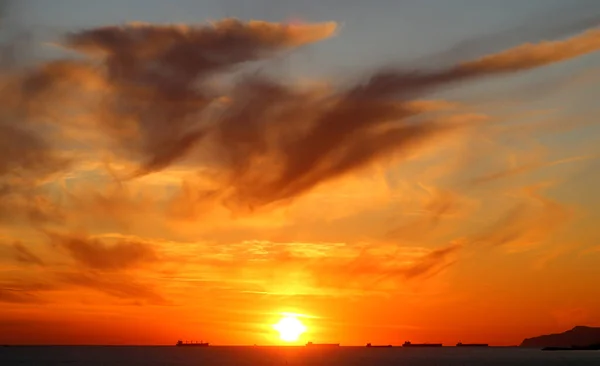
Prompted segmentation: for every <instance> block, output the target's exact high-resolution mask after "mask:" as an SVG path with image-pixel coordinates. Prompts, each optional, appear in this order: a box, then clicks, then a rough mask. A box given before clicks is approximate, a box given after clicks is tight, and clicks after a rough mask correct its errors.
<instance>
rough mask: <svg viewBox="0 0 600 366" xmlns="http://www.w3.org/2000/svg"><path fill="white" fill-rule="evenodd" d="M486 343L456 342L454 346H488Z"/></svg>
mask: <svg viewBox="0 0 600 366" xmlns="http://www.w3.org/2000/svg"><path fill="white" fill-rule="evenodd" d="M488 346H489V345H488V344H487V343H462V342H458V343H457V344H456V347H488Z"/></svg>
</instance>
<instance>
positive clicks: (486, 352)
mask: <svg viewBox="0 0 600 366" xmlns="http://www.w3.org/2000/svg"><path fill="white" fill-rule="evenodd" d="M0 365H1V366H13V365H23V366H30V365H40V366H54V365H56V366H59V365H60V366H65V365H70V366H100V365H102V366H108V365H110V366H112V365H115V366H159V365H161V366H212V365H214V366H229V365H231V366H233V365H235V366H243V365H248V366H262V365H265V366H266V365H269V366H273V365H289V366H291V365H323V366H325V365H326V366H379V365H381V366H388V365H390V366H391V365H399V366H412V365H414V366H429V365H432V366H433V365H436V366H446V365H447V366H480V365H481V366H496V365H506V366H513V365H514V366H517V365H518V366H521V365H522V366H554V365H556V366H559V365H560V366H566V365H590V366H592V365H593V366H600V351H541V350H539V349H523V348H516V347H515V348H512V347H498V348H495V347H490V348H482V349H460V348H454V347H443V348H435V349H407V348H402V347H394V348H367V347H336V348H332V349H309V348H306V347H261V346H249V347H226V346H210V347H203V348H181V347H175V346H142V347H136V346H4V347H2V346H0Z"/></svg>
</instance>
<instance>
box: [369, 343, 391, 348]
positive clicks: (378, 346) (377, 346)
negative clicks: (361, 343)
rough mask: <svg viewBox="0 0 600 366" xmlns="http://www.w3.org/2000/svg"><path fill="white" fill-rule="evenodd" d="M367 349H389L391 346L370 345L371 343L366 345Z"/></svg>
mask: <svg viewBox="0 0 600 366" xmlns="http://www.w3.org/2000/svg"><path fill="white" fill-rule="evenodd" d="M367 347H372V348H389V347H392V345H391V344H385V345H383V344H382V345H372V344H371V343H367Z"/></svg>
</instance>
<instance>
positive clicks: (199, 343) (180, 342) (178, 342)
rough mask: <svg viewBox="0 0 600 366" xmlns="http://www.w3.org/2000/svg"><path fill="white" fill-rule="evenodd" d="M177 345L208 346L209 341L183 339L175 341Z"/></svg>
mask: <svg viewBox="0 0 600 366" xmlns="http://www.w3.org/2000/svg"><path fill="white" fill-rule="evenodd" d="M175 345H176V346H177V347H208V342H202V341H200V342H194V341H190V342H182V341H177V343H175Z"/></svg>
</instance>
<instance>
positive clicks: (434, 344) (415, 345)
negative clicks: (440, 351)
mask: <svg viewBox="0 0 600 366" xmlns="http://www.w3.org/2000/svg"><path fill="white" fill-rule="evenodd" d="M402 347H442V344H441V343H410V342H409V341H406V342H404V344H403V345H402Z"/></svg>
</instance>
